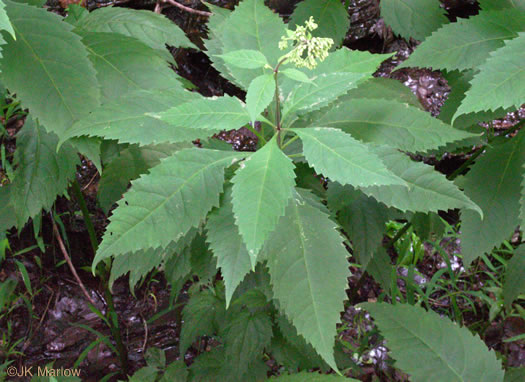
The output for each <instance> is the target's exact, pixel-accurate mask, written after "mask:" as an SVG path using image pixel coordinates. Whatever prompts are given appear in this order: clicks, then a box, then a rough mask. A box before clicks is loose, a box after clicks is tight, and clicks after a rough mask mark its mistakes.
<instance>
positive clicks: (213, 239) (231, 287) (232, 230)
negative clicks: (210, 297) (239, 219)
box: [206, 190, 252, 307]
mask: <svg viewBox="0 0 525 382" xmlns="http://www.w3.org/2000/svg"><path fill="white" fill-rule="evenodd" d="M231 197H232V196H231V190H229V191H227V192H226V193H225V195H224V200H223V202H222V205H221V206H220V208H218V209H216V210H214V211H213V212H212V213H210V216H209V217H208V223H207V224H206V230H207V231H208V234H207V238H208V243H209V245H210V249H211V250H212V251H213V254H214V255H215V257H216V258H217V266H218V267H220V268H221V274H222V278H223V279H224V286H225V289H226V291H225V294H226V307H228V306H229V305H230V301H231V298H232V296H233V292H235V289H236V288H237V286H238V285H239V284H240V283H241V281H242V280H243V279H244V277H245V276H246V274H248V273H249V272H250V270H251V268H252V263H251V261H250V254H249V253H248V250H247V249H246V245H245V244H244V242H243V240H242V237H241V235H240V234H239V229H238V228H237V226H236V225H235V218H234V216H233V204H232V200H231Z"/></svg>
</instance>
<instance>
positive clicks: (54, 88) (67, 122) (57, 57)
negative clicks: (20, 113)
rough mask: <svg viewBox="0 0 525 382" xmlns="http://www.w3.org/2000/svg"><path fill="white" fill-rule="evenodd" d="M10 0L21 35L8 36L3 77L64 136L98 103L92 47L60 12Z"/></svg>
mask: <svg viewBox="0 0 525 382" xmlns="http://www.w3.org/2000/svg"><path fill="white" fill-rule="evenodd" d="M6 4H7V8H6V9H7V14H8V15H9V19H10V20H11V23H12V25H13V28H14V30H15V32H16V35H17V40H16V41H15V40H13V39H12V38H11V37H10V36H9V35H5V36H6V41H7V44H5V45H4V46H3V57H2V58H1V60H0V68H1V71H2V79H3V81H4V82H5V86H6V87H7V88H9V90H10V91H11V92H13V93H16V94H17V96H18V97H19V98H20V99H22V100H23V102H24V107H27V108H29V109H30V110H31V113H32V115H33V116H34V117H35V118H38V120H39V121H40V123H42V124H43V125H44V127H45V128H46V129H47V130H48V131H53V132H54V133H56V134H57V135H58V136H59V137H60V136H61V134H62V133H63V132H64V131H65V130H66V129H67V128H69V127H70V126H71V125H72V124H73V122H74V121H76V120H78V119H80V118H82V117H83V116H85V115H87V114H88V113H89V112H90V111H91V110H93V109H94V108H96V107H97V106H98V100H99V90H98V85H97V79H96V77H95V70H94V69H93V66H92V65H91V62H90V61H89V59H88V57H87V50H86V48H85V47H84V45H83V44H82V43H81V41H80V37H79V36H77V35H76V34H74V33H72V32H71V29H72V28H73V27H72V26H71V25H69V24H67V23H64V22H62V19H61V18H60V17H59V16H58V15H56V14H54V13H51V12H48V11H47V10H45V9H40V8H35V7H32V6H30V5H26V4H19V3H14V2H10V1H6ZM35 31H38V33H35ZM50 47H53V48H52V49H51V48H50Z"/></svg>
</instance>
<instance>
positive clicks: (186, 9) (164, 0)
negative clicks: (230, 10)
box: [160, 0, 212, 17]
mask: <svg viewBox="0 0 525 382" xmlns="http://www.w3.org/2000/svg"><path fill="white" fill-rule="evenodd" d="M160 2H163V3H168V4H171V5H173V6H174V7H177V8H179V9H182V10H183V11H186V12H189V13H193V14H196V15H200V16H205V17H210V16H211V15H212V13H211V12H206V11H199V10H197V9H193V8H190V7H187V6H185V5H182V4H181V3H179V2H177V1H175V0H160Z"/></svg>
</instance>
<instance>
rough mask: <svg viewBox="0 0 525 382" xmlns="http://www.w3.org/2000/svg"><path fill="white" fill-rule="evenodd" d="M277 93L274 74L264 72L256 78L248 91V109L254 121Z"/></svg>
mask: <svg viewBox="0 0 525 382" xmlns="http://www.w3.org/2000/svg"><path fill="white" fill-rule="evenodd" d="M274 95H275V79H274V77H273V75H272V74H264V75H262V76H259V77H257V78H255V79H254V80H253V81H252V83H251V84H250V86H249V87H248V93H246V109H247V110H248V113H249V114H250V118H251V120H252V123H254V122H255V120H256V119H257V117H259V115H260V114H261V113H262V112H263V111H264V110H265V109H266V108H267V107H268V105H269V104H270V102H272V100H273V98H274Z"/></svg>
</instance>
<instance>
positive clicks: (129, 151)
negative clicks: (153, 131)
mask: <svg viewBox="0 0 525 382" xmlns="http://www.w3.org/2000/svg"><path fill="white" fill-rule="evenodd" d="M190 147H192V144H191V143H187V144H161V145H151V146H143V147H137V146H130V147H128V148H126V149H124V150H122V151H121V152H120V153H119V155H118V156H117V157H116V158H114V159H112V160H111V162H109V163H108V164H107V166H106V167H105V168H104V172H103V173H102V176H101V177H100V181H99V184H98V201H99V204H100V207H101V208H102V209H103V210H104V212H106V213H107V212H108V211H109V209H110V208H111V206H112V205H113V204H114V203H115V202H116V201H117V200H118V199H120V198H121V197H122V194H124V193H125V192H126V190H127V189H128V186H129V182H130V181H132V180H134V179H136V178H138V177H139V176H140V175H142V174H144V173H146V172H147V171H148V170H149V169H150V168H151V167H153V166H156V165H157V164H159V163H160V160H161V159H163V158H166V157H167V156H169V155H171V154H173V153H174V152H175V151H177V150H180V149H182V148H190Z"/></svg>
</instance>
